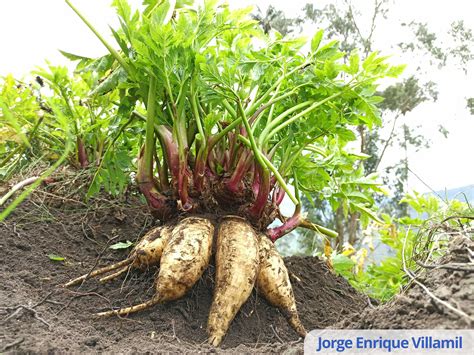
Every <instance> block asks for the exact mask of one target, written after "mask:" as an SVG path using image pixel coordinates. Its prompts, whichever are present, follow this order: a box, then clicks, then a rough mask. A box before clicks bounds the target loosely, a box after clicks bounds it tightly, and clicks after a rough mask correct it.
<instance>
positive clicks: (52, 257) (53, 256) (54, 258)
mask: <svg viewBox="0 0 474 355" xmlns="http://www.w3.org/2000/svg"><path fill="white" fill-rule="evenodd" d="M48 258H49V260H52V261H64V260H66V259H65V258H64V257H62V256H60V255H56V254H48Z"/></svg>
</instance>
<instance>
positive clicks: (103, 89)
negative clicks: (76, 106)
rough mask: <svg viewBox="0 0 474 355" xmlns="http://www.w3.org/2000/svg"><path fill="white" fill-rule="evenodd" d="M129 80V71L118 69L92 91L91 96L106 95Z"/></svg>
mask: <svg viewBox="0 0 474 355" xmlns="http://www.w3.org/2000/svg"><path fill="white" fill-rule="evenodd" d="M126 80H127V71H126V70H125V69H124V68H122V67H118V68H117V69H115V70H114V72H113V73H112V74H110V75H109V76H108V77H107V78H106V79H105V80H104V81H103V82H101V83H100V84H99V85H98V86H97V87H96V88H95V89H94V90H92V91H91V93H90V95H91V96H96V95H103V94H106V93H108V92H110V91H112V90H114V89H115V88H117V86H118V85H119V84H121V83H123V82H125V81H126Z"/></svg>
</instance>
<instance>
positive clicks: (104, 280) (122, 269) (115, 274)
mask: <svg viewBox="0 0 474 355" xmlns="http://www.w3.org/2000/svg"><path fill="white" fill-rule="evenodd" d="M129 267H130V266H124V267H123V268H121V269H120V270H119V271H116V272H114V273H113V274H110V275H107V276H104V277H102V278H101V279H99V282H101V283H105V282H107V281H110V280H113V279H116V278H117V277H119V276H120V275H122V274H123V273H125V272H127V271H128V269H129Z"/></svg>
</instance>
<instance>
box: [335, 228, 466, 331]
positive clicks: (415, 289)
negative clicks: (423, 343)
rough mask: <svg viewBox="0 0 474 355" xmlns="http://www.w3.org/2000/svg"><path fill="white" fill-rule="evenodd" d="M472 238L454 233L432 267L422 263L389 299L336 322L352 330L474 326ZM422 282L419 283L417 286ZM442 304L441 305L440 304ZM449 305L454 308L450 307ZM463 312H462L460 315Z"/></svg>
mask: <svg viewBox="0 0 474 355" xmlns="http://www.w3.org/2000/svg"><path fill="white" fill-rule="evenodd" d="M473 252H474V241H473V240H472V239H470V238H469V237H468V236H467V235H466V236H457V237H456V238H454V239H452V240H451V242H450V245H449V252H448V253H447V254H446V255H445V256H443V257H442V258H441V260H440V261H439V263H437V265H436V266H433V267H431V266H428V267H427V266H425V267H426V270H425V272H423V273H419V274H417V275H416V277H415V278H416V281H412V283H411V286H410V287H408V288H407V290H406V291H405V292H403V293H401V294H399V295H397V296H396V297H395V298H394V299H393V300H392V301H391V302H388V303H387V304H385V305H382V306H380V307H377V308H370V307H369V308H367V309H366V310H365V311H364V312H363V313H362V314H361V315H357V316H353V317H352V318H349V319H346V320H345V321H343V322H340V323H339V324H337V325H336V326H337V327H341V328H354V329H360V328H364V329H402V328H403V329H423V328H424V329H462V328H473V327H474V268H473V267H472V265H473V260H474V255H473ZM421 285H423V286H421ZM443 303H444V304H443ZM450 307H453V308H454V309H450ZM463 313H464V314H463Z"/></svg>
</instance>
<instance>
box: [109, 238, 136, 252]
mask: <svg viewBox="0 0 474 355" xmlns="http://www.w3.org/2000/svg"><path fill="white" fill-rule="evenodd" d="M132 245H133V243H132V242H131V241H129V240H127V241H126V242H118V243H115V244H112V245H111V246H110V247H109V248H110V249H113V250H120V249H127V248H130V247H131V246H132Z"/></svg>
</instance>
